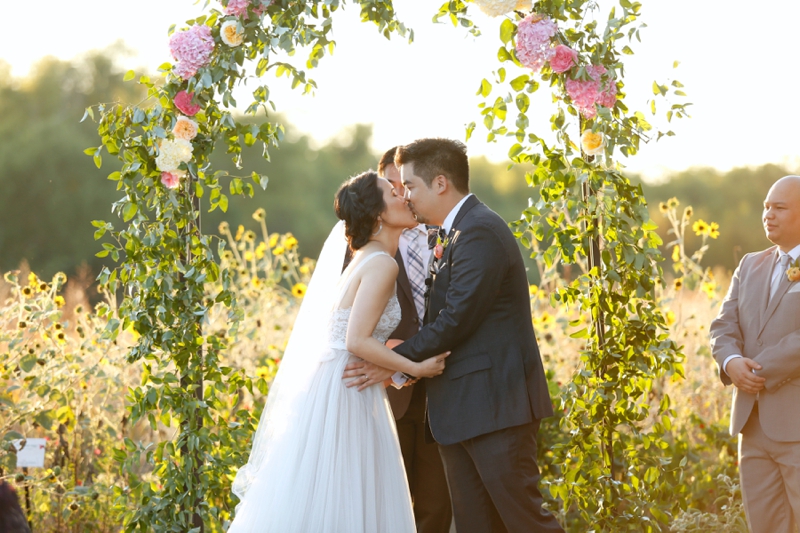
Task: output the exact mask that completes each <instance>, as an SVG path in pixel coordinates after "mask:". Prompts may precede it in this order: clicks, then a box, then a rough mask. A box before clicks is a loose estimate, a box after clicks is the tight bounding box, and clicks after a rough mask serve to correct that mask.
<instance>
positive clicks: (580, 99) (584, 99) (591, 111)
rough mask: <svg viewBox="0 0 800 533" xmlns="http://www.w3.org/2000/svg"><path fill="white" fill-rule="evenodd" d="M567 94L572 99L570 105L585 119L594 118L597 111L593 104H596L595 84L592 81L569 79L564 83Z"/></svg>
mask: <svg viewBox="0 0 800 533" xmlns="http://www.w3.org/2000/svg"><path fill="white" fill-rule="evenodd" d="M565 85H566V87H567V94H568V95H569V97H570V98H571V99H572V103H573V104H575V107H577V108H578V111H580V112H581V115H583V116H584V117H586V118H594V117H595V116H596V115H597V109H596V108H595V106H594V104H595V103H596V102H597V98H598V96H599V95H598V92H597V86H598V84H597V82H595V81H594V80H588V81H583V80H573V79H569V80H567V82H566V84H565Z"/></svg>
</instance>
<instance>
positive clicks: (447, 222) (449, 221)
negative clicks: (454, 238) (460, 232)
mask: <svg viewBox="0 0 800 533" xmlns="http://www.w3.org/2000/svg"><path fill="white" fill-rule="evenodd" d="M470 196H472V193H469V194H468V195H466V196H465V197H464V198H462V199H461V201H460V202H458V203H457V204H456V205H455V207H453V209H451V210H450V212H449V213H448V214H447V216H446V217H445V219H444V222H442V229H444V232H445V233H450V230H451V229H453V222H455V220H456V215H457V214H458V212H459V210H460V209H461V206H462V205H464V202H466V201H467V198H469V197H470Z"/></svg>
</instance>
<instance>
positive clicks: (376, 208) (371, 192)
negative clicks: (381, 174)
mask: <svg viewBox="0 0 800 533" xmlns="http://www.w3.org/2000/svg"><path fill="white" fill-rule="evenodd" d="M333 208H334V210H335V211H336V216H337V217H339V219H340V220H344V230H345V235H347V242H349V243H350V249H351V250H358V249H359V248H361V247H362V246H364V245H365V244H367V242H369V238H370V237H371V236H372V232H373V228H374V227H375V222H376V221H377V220H378V217H379V216H380V214H381V213H383V211H384V210H385V209H386V202H384V201H383V191H381V188H380V187H379V186H378V173H377V172H375V171H374V170H368V171H366V172H363V173H361V174H359V175H358V176H355V177H352V178H350V179H349V180H347V181H346V182H344V183H343V184H342V186H341V187H339V191H338V192H337V193H336V200H335V201H334V203H333Z"/></svg>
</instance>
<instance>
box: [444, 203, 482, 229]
mask: <svg viewBox="0 0 800 533" xmlns="http://www.w3.org/2000/svg"><path fill="white" fill-rule="evenodd" d="M479 203H481V201H480V200H478V197H477V196H475V195H474V194H473V195H472V196H470V197H469V198H467V199H466V200H465V201H464V204H463V205H462V206H461V209H459V210H458V213H457V214H456V218H455V220H453V225H452V227H451V228H450V233H449V234H448V235H452V234H453V231H454V230H455V229H456V226H458V223H459V222H461V219H462V218H464V215H466V214H467V213H468V212H469V211H470V209H472V208H473V207H475V206H476V205H478V204H479Z"/></svg>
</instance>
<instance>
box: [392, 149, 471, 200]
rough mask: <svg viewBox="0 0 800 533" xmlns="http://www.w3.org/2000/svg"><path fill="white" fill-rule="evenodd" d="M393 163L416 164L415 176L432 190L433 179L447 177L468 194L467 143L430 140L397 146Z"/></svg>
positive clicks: (461, 191)
mask: <svg viewBox="0 0 800 533" xmlns="http://www.w3.org/2000/svg"><path fill="white" fill-rule="evenodd" d="M394 163H395V164H396V165H397V166H398V167H400V165H405V164H406V163H414V174H416V175H417V176H419V177H420V178H422V181H424V182H425V185H427V186H428V187H430V186H431V183H432V182H433V178H435V177H436V176H444V177H445V178H447V179H448V180H449V181H450V183H452V184H453V186H454V187H455V188H456V190H457V191H458V192H460V193H462V194H469V159H468V158H467V147H466V145H465V144H464V143H462V142H459V141H454V140H452V139H442V138H440V137H431V138H427V139H418V140H416V141H414V142H412V143H411V144H407V145H405V146H398V147H397V153H396V154H395V156H394Z"/></svg>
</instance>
